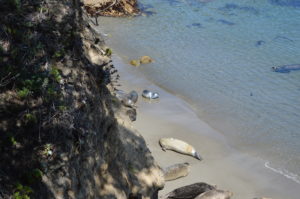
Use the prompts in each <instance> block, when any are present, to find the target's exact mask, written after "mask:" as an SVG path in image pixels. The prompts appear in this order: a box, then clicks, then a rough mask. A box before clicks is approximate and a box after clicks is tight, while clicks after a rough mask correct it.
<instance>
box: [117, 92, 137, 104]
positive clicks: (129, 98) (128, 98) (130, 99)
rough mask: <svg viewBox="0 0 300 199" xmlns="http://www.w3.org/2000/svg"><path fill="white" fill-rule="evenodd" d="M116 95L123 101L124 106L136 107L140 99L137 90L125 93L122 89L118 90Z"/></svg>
mask: <svg viewBox="0 0 300 199" xmlns="http://www.w3.org/2000/svg"><path fill="white" fill-rule="evenodd" d="M116 97H117V98H118V99H119V100H120V101H121V102H122V104H123V105H124V106H127V107H131V108H132V107H134V106H135V103H136V102H137V100H138V93H137V92H136V91H131V92H130V93H128V94H127V93H125V92H124V91H122V90H119V91H117V92H116Z"/></svg>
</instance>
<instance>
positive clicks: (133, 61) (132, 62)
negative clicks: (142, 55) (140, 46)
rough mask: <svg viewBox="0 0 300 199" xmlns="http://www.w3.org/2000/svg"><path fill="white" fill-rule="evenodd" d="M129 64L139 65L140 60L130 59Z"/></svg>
mask: <svg viewBox="0 0 300 199" xmlns="http://www.w3.org/2000/svg"><path fill="white" fill-rule="evenodd" d="M130 64H131V65H132V66H140V65H141V63H140V60H136V59H133V60H131V61H130Z"/></svg>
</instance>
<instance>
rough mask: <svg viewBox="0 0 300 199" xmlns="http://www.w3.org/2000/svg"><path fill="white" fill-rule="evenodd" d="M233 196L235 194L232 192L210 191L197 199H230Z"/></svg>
mask: <svg viewBox="0 0 300 199" xmlns="http://www.w3.org/2000/svg"><path fill="white" fill-rule="evenodd" d="M231 196H233V193H232V192H230V191H223V190H216V189H215V190H210V191H206V192H204V193H202V194H200V195H199V196H197V197H196V198H195V199H230V198H231Z"/></svg>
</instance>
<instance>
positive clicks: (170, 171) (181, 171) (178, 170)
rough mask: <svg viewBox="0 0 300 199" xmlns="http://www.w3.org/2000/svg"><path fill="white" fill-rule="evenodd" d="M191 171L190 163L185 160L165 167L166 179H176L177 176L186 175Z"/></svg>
mask: <svg viewBox="0 0 300 199" xmlns="http://www.w3.org/2000/svg"><path fill="white" fill-rule="evenodd" d="M189 172H190V164H189V163H187V162H185V163H181V164H174V165H172V166H169V167H166V168H164V169H163V173H164V178H165V181H170V180H176V179H177V178H181V177H185V176H187V175H188V174H189Z"/></svg>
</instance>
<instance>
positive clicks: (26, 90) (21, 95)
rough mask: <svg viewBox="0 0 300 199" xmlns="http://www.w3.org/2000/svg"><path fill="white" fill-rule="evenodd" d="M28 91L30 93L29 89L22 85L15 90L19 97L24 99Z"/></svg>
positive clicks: (27, 95)
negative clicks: (19, 88)
mask: <svg viewBox="0 0 300 199" xmlns="http://www.w3.org/2000/svg"><path fill="white" fill-rule="evenodd" d="M30 93H31V92H30V90H29V89H28V88H26V87H23V88H22V89H21V90H19V91H18V92H17V94H18V96H19V98H21V99H25V98H27V97H29V95H30Z"/></svg>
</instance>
